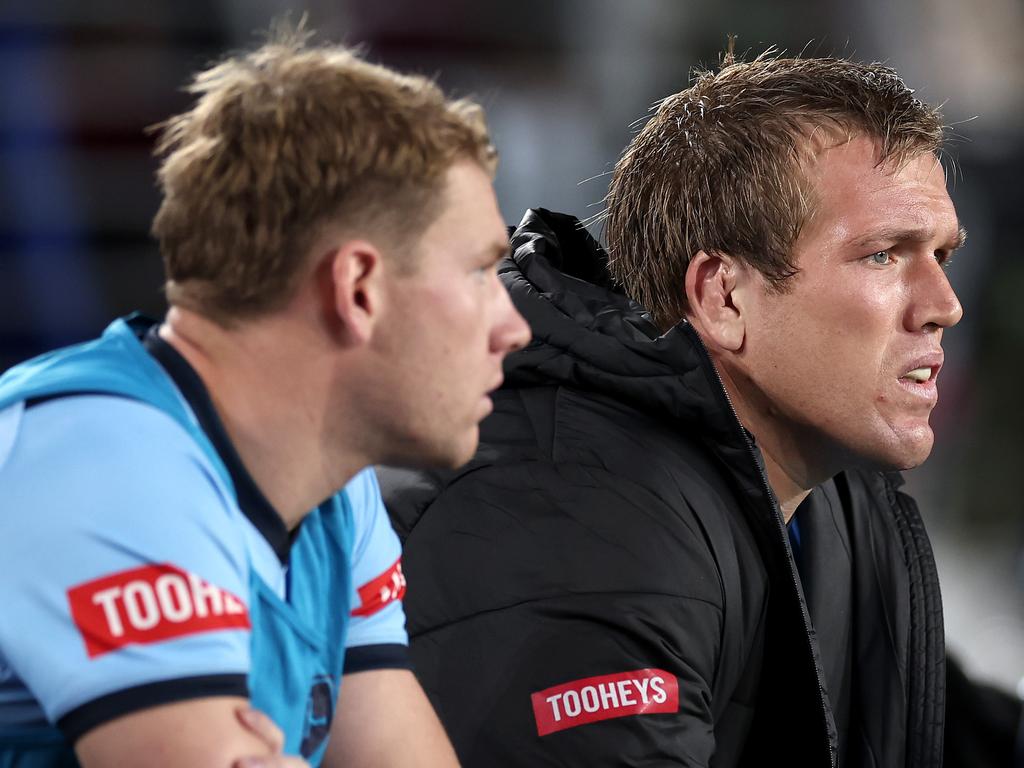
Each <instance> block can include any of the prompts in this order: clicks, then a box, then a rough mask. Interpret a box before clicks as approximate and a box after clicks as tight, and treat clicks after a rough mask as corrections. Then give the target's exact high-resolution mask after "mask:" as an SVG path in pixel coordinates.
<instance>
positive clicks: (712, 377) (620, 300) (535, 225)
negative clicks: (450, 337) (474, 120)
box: [499, 208, 749, 454]
mask: <svg viewBox="0 0 1024 768" xmlns="http://www.w3.org/2000/svg"><path fill="white" fill-rule="evenodd" d="M499 273H500V275H501V279H502V280H503V281H504V283H505V286H506V287H507V288H508V290H509V293H510V294H511V296H512V300H513V302H514V303H515V305H516V308H517V309H518V310H519V311H520V312H521V313H522V315H523V316H524V317H525V318H526V320H527V321H528V322H529V323H530V328H531V329H532V331H533V341H532V342H531V343H530V344H529V346H527V347H526V348H525V349H523V350H520V351H519V352H516V353H513V354H511V355H509V356H508V358H506V361H505V378H506V386H508V387H513V388H515V387H528V386H550V385H566V386H571V387H575V388H577V389H582V390H585V391H589V392H594V393H598V394H602V395H606V396H608V397H610V398H614V399H616V400H618V401H621V402H627V403H629V404H630V405H632V406H633V407H635V408H637V409H638V410H640V411H643V412H645V413H648V414H650V415H652V416H654V417H657V418H667V419H669V420H671V421H672V422H674V423H676V424H677V425H678V426H679V427H683V428H686V429H691V430H692V429H699V431H700V432H701V433H702V434H704V435H706V436H707V437H709V438H712V440H713V442H715V443H716V444H717V447H718V448H719V449H720V450H724V452H725V453H726V454H731V453H732V452H733V451H742V452H744V453H746V452H747V451H748V450H749V447H748V445H747V440H746V437H745V434H744V433H743V430H742V427H740V425H739V422H738V421H737V420H736V417H735V415H734V413H733V409H732V406H731V405H730V403H729V401H728V398H727V397H726V394H725V390H724V389H723V387H722V384H721V380H720V379H719V377H718V374H717V372H716V371H715V368H714V365H713V363H712V362H711V359H710V357H709V356H708V354H707V351H706V350H705V348H704V345H703V342H702V341H701V340H700V338H699V336H698V335H697V332H696V331H695V330H694V328H693V326H692V325H690V324H689V323H688V322H686V321H685V320H683V321H681V322H680V323H679V324H678V325H676V326H674V327H673V328H671V329H669V330H668V331H667V332H665V333H660V331H659V330H658V328H657V327H656V326H655V325H654V323H653V321H652V319H651V315H650V313H649V312H647V311H646V310H645V309H644V308H643V307H641V306H640V305H639V304H637V303H636V302H635V301H633V300H632V299H630V298H629V297H628V296H626V295H625V293H623V292H622V289H621V288H619V287H618V286H617V285H615V283H614V281H613V279H612V277H611V275H610V273H609V272H608V256H607V254H606V253H605V251H604V250H603V249H602V248H601V246H600V245H598V243H597V242H596V241H595V240H594V238H593V237H591V236H590V234H589V233H588V232H587V231H586V230H585V229H584V228H583V226H582V225H581V224H580V222H579V220H578V219H577V218H575V217H574V216H568V215H565V214H561V213H553V212H551V211H547V210H545V209H543V208H536V209H530V210H528V211H527V212H526V215H525V216H524V217H523V220H522V222H521V223H520V225H519V226H518V227H517V228H516V229H515V231H514V232H513V233H512V256H511V258H510V259H508V260H506V261H505V262H504V264H503V265H502V267H501V268H500V270H499Z"/></svg>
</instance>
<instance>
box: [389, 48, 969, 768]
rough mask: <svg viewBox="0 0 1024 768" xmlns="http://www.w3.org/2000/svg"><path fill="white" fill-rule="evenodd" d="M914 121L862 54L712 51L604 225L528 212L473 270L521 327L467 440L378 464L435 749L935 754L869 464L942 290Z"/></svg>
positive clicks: (661, 123)
mask: <svg viewBox="0 0 1024 768" xmlns="http://www.w3.org/2000/svg"><path fill="white" fill-rule="evenodd" d="M942 139H943V126H942V122H941V118H940V116H939V115H938V113H937V112H936V111H935V110H934V109H933V108H931V107H929V106H927V105H925V104H923V103H921V102H920V101H918V100H917V99H915V98H914V96H913V94H912V92H911V91H910V90H909V89H908V88H907V87H906V86H905V85H904V84H903V82H902V81H901V80H900V78H899V77H898V75H897V74H896V73H895V72H894V71H892V70H891V69H888V68H886V67H883V66H880V65H867V64H860V63H856V62H852V61H847V60H843V59H835V58H819V59H793V58H773V57H771V56H763V57H761V58H758V59H757V60H755V61H751V62H739V61H734V60H732V57H731V56H730V57H728V58H727V59H726V61H725V62H724V64H723V66H722V67H721V68H720V70H718V71H709V72H704V73H700V74H699V75H698V76H697V77H696V79H695V81H694V82H693V84H692V86H691V87H689V88H687V89H686V90H684V91H682V92H680V93H677V94H675V95H673V96H670V97H668V98H667V99H665V100H664V101H663V102H661V104H660V105H659V106H658V108H657V110H656V112H655V113H654V115H653V116H652V117H651V119H650V121H649V122H648V123H647V125H646V126H645V127H644V128H643V129H642V130H641V131H640V133H639V134H638V135H637V136H636V137H635V138H634V139H633V141H632V142H631V143H630V144H629V146H628V147H627V148H626V150H625V152H624V154H623V155H622V158H621V159H620V160H619V162H618V164H617V166H616V168H615V172H614V175H613V178H612V182H611V186H610V190H609V194H608V201H607V202H608V209H607V236H608V251H609V256H607V257H606V255H605V252H604V251H603V250H602V249H601V248H600V247H599V246H598V245H597V243H596V242H595V241H594V240H593V239H592V238H591V237H590V236H589V235H588V234H587V233H586V232H585V230H583V229H582V228H581V227H580V225H579V222H578V221H577V220H575V219H574V218H572V217H569V216H565V215H560V214H555V213H551V212H549V211H543V210H536V211H530V212H528V213H527V215H526V217H525V218H524V219H523V222H522V224H521V225H520V226H519V229H518V230H517V231H516V232H515V233H514V235H513V238H512V245H513V256H512V259H511V260H509V261H507V262H506V263H505V264H504V265H503V266H502V268H501V272H502V278H503V279H504V280H505V283H506V285H507V286H508V287H509V289H510V291H511V293H512V296H513V301H514V302H515V304H516V306H517V307H518V309H519V310H520V311H521V312H522V313H523V315H524V316H525V317H526V318H527V319H528V320H529V321H530V324H531V327H532V330H533V334H534V342H533V343H532V344H531V345H530V346H529V347H528V348H526V349H524V350H522V351H520V352H517V353H515V354H513V355H511V356H510V357H509V358H508V360H507V361H506V384H505V386H504V387H503V388H502V389H501V390H500V391H499V392H498V393H496V396H495V413H494V414H493V415H492V416H491V417H490V418H489V419H487V420H486V421H485V422H484V423H483V425H482V436H481V447H480V450H479V452H478V454H477V457H476V458H475V459H474V460H473V461H472V462H471V463H470V464H469V465H468V466H467V468H466V469H464V470H461V471H460V472H459V473H458V474H457V475H455V476H451V475H449V474H440V475H438V474H424V473H418V474H416V475H410V474H409V473H408V472H388V473H382V475H381V477H382V487H383V489H384V493H385V501H386V502H387V503H388V505H389V511H390V512H391V514H392V519H393V521H394V523H395V525H396V529H397V530H398V531H399V535H400V536H402V537H403V538H404V544H405V562H406V567H407V573H408V575H409V578H410V583H411V584H412V585H413V586H412V587H411V588H410V592H409V594H408V596H407V601H406V610H407V612H408V615H409V631H410V636H411V638H412V648H413V657H414V659H415V661H416V666H417V671H418V673H419V674H420V676H421V679H422V680H423V684H424V688H425V689H426V690H427V692H428V694H429V695H430V696H431V699H432V701H433V702H434V704H435V706H436V707H437V709H438V712H439V714H440V715H441V719H442V722H444V723H445V724H446V725H447V726H448V729H449V734H450V735H451V738H452V742H453V744H454V746H455V748H456V752H457V753H458V754H459V756H460V758H461V759H462V760H463V762H464V764H465V765H469V766H491V765H523V766H535V765H609V766H610V765H630V766H640V765H644V766H653V765H659V766H660V765H686V766H708V765H713V766H717V767H718V768H727V767H728V766H739V765H785V766H815V767H817V768H820V767H821V766H830V765H831V766H836V765H837V764H838V765H840V766H865V767H866V766H887V768H894V767H895V766H936V765H939V764H940V763H941V758H942V720H943V703H944V695H943V686H944V677H943V630H942V612H941V602H940V596H939V590H938V582H937V579H936V574H935V564H934V561H933V558H932V554H931V550H930V547H929V544H928V539H927V537H926V535H925V533H924V529H923V527H922V524H921V519H920V517H919V515H918V512H917V509H916V506H915V504H914V503H913V501H912V500H911V499H910V498H909V497H907V496H906V495H904V494H903V493H902V492H901V491H900V490H898V488H899V485H900V479H899V476H898V473H897V472H896V471H895V470H899V469H904V468H908V467H914V466H917V465H918V464H920V463H921V462H922V461H924V460H925V458H926V457H927V456H928V453H929V451H930V450H931V447H932V430H931V428H930V426H929V423H928V421H929V415H930V413H931V411H932V408H933V407H934V406H935V403H936V398H937V390H936V376H937V374H938V373H939V369H940V368H941V366H942V359H943V355H942V348H941V340H942V335H943V332H944V331H945V329H947V328H949V327H951V326H953V325H955V324H956V323H957V321H958V320H959V319H960V316H961V307H960V304H959V302H958V301H957V297H956V295H955V294H954V292H953V290H952V288H951V287H950V284H949V281H948V280H947V277H946V273H945V265H946V264H947V262H948V261H949V258H950V256H951V254H952V253H953V251H954V250H955V249H956V248H957V247H958V246H959V245H960V244H961V241H962V239H963V234H962V231H961V228H960V224H959V222H958V220H957V216H956V212H955V210H954V208H953V204H952V203H951V202H950V198H949V195H948V194H947V192H946V185H945V179H944V174H943V169H942V166H941V165H940V163H939V159H938V152H939V149H940V146H941V144H942ZM797 526H798V527H797ZM441 553H443V555H442V554H441Z"/></svg>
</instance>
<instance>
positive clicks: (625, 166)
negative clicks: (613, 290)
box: [606, 52, 944, 330]
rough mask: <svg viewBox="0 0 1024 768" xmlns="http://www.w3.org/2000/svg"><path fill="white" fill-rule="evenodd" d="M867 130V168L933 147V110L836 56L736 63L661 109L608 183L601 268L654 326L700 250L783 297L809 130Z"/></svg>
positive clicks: (805, 209) (892, 80)
mask: <svg viewBox="0 0 1024 768" xmlns="http://www.w3.org/2000/svg"><path fill="white" fill-rule="evenodd" d="M822 132H824V134H825V135H836V134H838V136H839V137H843V136H845V137H852V136H855V135H866V136H868V137H869V138H871V139H874V140H875V142H876V144H877V146H878V158H877V160H878V162H879V163H883V162H890V161H891V162H894V163H896V164H899V163H901V162H903V161H904V160H906V159H909V158H911V157H914V156H916V155H918V154H921V153H925V152H938V150H939V149H940V147H941V145H942V143H943V140H944V126H943V123H942V116H941V115H940V114H939V112H938V111H937V110H936V109H934V108H932V107H930V106H928V105H927V104H924V103H923V102H921V101H920V100H918V99H917V98H915V97H914V92H913V91H912V90H910V89H909V88H908V87H907V86H906V85H904V83H903V80H901V79H900V77H899V75H898V74H897V73H896V71H895V70H893V69H890V68H889V67H886V66H883V65H881V64H861V63H858V62H854V61H849V60H847V59H841V58H808V59H802V58H778V57H774V56H773V55H772V54H771V52H769V53H768V54H766V55H762V56H760V57H758V58H757V59H756V60H754V61H750V62H743V61H735V60H734V59H733V57H732V54H731V52H730V53H729V54H728V55H727V56H726V57H725V61H724V65H723V66H722V67H721V69H720V70H718V71H717V72H714V71H704V72H699V73H698V74H697V75H696V77H695V79H694V82H693V84H692V85H691V87H690V88H687V89H686V90H684V91H681V92H679V93H677V94H674V95H672V96H669V97H668V98H666V99H665V100H664V101H662V102H661V104H660V106H659V107H658V109H657V112H656V113H655V114H654V116H653V117H652V118H651V119H650V120H649V121H648V122H647V124H646V125H645V126H644V128H643V130H641V131H640V133H639V134H637V136H636V137H634V139H633V140H632V141H631V142H630V144H629V146H628V147H626V150H625V151H624V153H623V155H622V157H621V158H620V159H619V162H618V164H617V165H616V166H615V172H614V174H613V176H612V181H611V184H610V185H609V191H608V198H607V208H606V234H607V240H608V250H609V254H610V263H609V268H610V270H611V272H612V274H613V275H614V277H615V278H616V280H617V281H618V282H620V283H621V284H622V285H623V287H624V288H625V289H626V291H627V292H628V293H629V295H630V296H632V297H633V298H634V299H636V300H637V301H638V302H640V303H641V304H642V305H643V306H644V307H646V308H647V309H649V310H650V311H651V313H652V315H653V317H654V319H655V321H656V322H657V324H658V325H659V326H660V327H661V328H662V329H663V330H664V329H668V328H669V327H671V326H672V325H674V324H675V323H677V322H678V321H679V320H680V319H682V318H683V317H684V316H685V313H686V311H687V309H688V307H687V302H686V293H685V290H684V284H685V279H686V270H687V267H688V265H689V262H690V259H691V258H692V257H693V256H694V255H695V254H696V253H698V252H699V251H705V252H707V253H726V254H730V255H732V256H734V257H736V258H737V259H740V260H742V261H744V262H746V263H748V264H750V265H751V266H753V267H755V268H756V269H758V270H759V271H760V272H761V273H762V274H763V275H764V276H765V277H766V279H767V280H768V282H769V284H770V285H772V286H774V287H775V288H776V289H778V290H784V289H785V287H786V285H787V284H788V281H789V280H790V278H792V277H793V276H794V275H795V274H796V268H795V266H794V264H793V261H792V253H793V246H794V244H795V243H796V241H797V238H798V236H799V234H800V232H801V230H802V228H803V226H804V225H805V224H806V222H807V221H808V219H809V217H810V216H811V215H812V214H813V206H814V199H813V196H812V195H811V193H810V192H811V191H810V190H809V188H808V187H809V185H808V183H807V180H806V178H805V170H804V163H805V160H806V157H807V154H808V151H809V150H810V149H811V148H813V146H814V144H813V142H812V137H813V136H821V135H822Z"/></svg>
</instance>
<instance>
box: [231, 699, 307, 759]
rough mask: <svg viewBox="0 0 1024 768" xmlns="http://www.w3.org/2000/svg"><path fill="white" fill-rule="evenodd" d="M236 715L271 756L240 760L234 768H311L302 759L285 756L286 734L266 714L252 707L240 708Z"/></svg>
mask: <svg viewBox="0 0 1024 768" xmlns="http://www.w3.org/2000/svg"><path fill="white" fill-rule="evenodd" d="M235 714H236V715H237V716H238V722H240V723H241V724H242V725H243V726H244V727H245V728H246V730H248V731H249V732H250V733H252V734H254V735H255V736H256V737H258V738H259V739H260V740H261V741H262V742H263V743H264V744H266V745H267V749H269V750H270V752H271V754H270V755H265V756H251V757H242V758H239V759H238V760H236V761H235V763H234V765H233V766H232V768H309V763H307V762H306V761H305V760H303V759H302V758H301V757H294V756H291V755H285V754H283V750H284V733H282V731H281V729H280V728H278V727H277V725H276V724H275V723H274V721H273V720H271V719H270V718H269V717H267V716H266V715H265V714H263V713H262V712H260V711H259V710H258V709H253V708H252V707H240V708H239V709H237V710H235Z"/></svg>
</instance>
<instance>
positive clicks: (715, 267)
mask: <svg viewBox="0 0 1024 768" xmlns="http://www.w3.org/2000/svg"><path fill="white" fill-rule="evenodd" d="M751 277H752V275H751V274H750V269H749V268H747V266H746V265H745V264H744V263H742V262H740V261H738V260H737V259H735V258H734V257H732V256H729V255H728V254H718V253H716V254H709V253H707V252H706V251H698V252H697V253H696V254H695V255H694V256H693V258H692V259H690V264H689V266H687V268H686V300H687V303H688V304H689V307H690V311H689V315H690V321H691V323H692V324H693V326H694V327H695V328H696V329H697V331H698V332H699V333H700V334H701V336H702V337H704V339H705V340H707V341H708V342H711V343H713V344H714V345H715V346H717V347H719V348H721V349H724V350H728V351H730V352H737V351H739V350H740V349H741V348H742V346H743V340H744V338H745V337H746V331H747V328H746V324H747V321H748V318H747V317H746V316H745V315H744V312H743V310H744V304H745V302H744V301H743V298H744V297H745V294H746V290H747V289H748V287H749V286H748V283H749V281H750V280H751Z"/></svg>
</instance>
